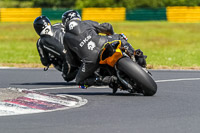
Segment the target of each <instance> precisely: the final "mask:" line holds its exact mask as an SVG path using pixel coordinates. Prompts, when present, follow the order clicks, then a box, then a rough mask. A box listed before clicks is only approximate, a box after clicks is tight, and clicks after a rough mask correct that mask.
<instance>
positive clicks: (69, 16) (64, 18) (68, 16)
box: [62, 10, 81, 26]
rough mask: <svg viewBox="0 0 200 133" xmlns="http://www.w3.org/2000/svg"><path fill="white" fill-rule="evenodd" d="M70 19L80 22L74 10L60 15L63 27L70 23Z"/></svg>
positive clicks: (78, 15) (79, 17)
mask: <svg viewBox="0 0 200 133" xmlns="http://www.w3.org/2000/svg"><path fill="white" fill-rule="evenodd" d="M72 19H77V20H81V16H80V14H79V13H78V12H77V11H75V10H69V11H66V12H65V13H63V15H62V23H63V25H64V26H65V24H66V23H67V22H68V21H70V20H72Z"/></svg>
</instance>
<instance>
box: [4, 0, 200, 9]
mask: <svg viewBox="0 0 200 133" xmlns="http://www.w3.org/2000/svg"><path fill="white" fill-rule="evenodd" d="M167 6H200V0H1V1H0V8H3V7H42V8H61V7H62V8H75V9H81V8H83V7H126V8H128V9H134V8H160V7H167Z"/></svg>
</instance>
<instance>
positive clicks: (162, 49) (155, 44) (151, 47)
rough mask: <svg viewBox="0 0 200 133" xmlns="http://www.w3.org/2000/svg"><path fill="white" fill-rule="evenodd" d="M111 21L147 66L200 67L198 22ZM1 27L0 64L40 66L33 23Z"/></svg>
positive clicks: (4, 24)
mask: <svg viewBox="0 0 200 133" xmlns="http://www.w3.org/2000/svg"><path fill="white" fill-rule="evenodd" d="M56 22H58V21H53V22H52V23H56ZM110 23H111V24H112V25H113V27H114V30H115V32H116V33H122V32H123V33H124V34H125V35H126V36H127V37H128V38H129V43H131V44H132V45H133V47H134V48H135V49H138V48H140V49H141V50H142V51H143V52H144V54H145V55H147V56H148V58H147V63H148V67H149V68H152V69H160V68H164V69H165V68H167V69H199V68H200V61H199V59H200V37H199V34H200V30H199V27H200V23H169V22H165V21H148V22H135V21H125V22H110ZM0 29H1V32H0V51H1V52H0V66H16V67H42V65H40V60H39V56H38V53H37V49H36V41H37V39H38V38H39V36H38V35H37V34H36V33H35V31H34V29H33V25H32V23H30V22H26V23H25V22H24V23H0Z"/></svg>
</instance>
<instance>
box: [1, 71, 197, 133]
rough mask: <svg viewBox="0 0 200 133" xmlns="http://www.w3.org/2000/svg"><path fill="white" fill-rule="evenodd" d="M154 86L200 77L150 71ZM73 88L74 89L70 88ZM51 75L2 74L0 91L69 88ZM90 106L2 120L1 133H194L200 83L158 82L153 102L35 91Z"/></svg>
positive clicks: (121, 95)
mask: <svg viewBox="0 0 200 133" xmlns="http://www.w3.org/2000/svg"><path fill="white" fill-rule="evenodd" d="M151 72H152V74H153V77H154V79H155V80H167V79H183V78H184V79H185V78H200V71H175V70H174V71H170V70H164V71H160V70H151ZM72 84H73V83H72ZM69 85H71V84H68V83H66V82H64V80H63V79H62V77H61V73H59V72H57V71H55V70H53V69H51V70H49V71H47V72H44V71H42V69H31V70H29V69H0V88H7V87H18V88H27V89H35V88H48V87H51V88H52V87H55V88H56V87H64V86H69ZM39 91H40V92H44V93H51V94H71V95H77V96H80V97H83V98H86V99H87V100H88V103H87V104H86V105H84V106H81V107H80V108H74V109H69V110H62V111H55V112H49V113H41V114H27V115H19V116H3V117H0V133H102V132H103V133H198V132H199V131H200V124H199V123H200V80H191V81H177V82H161V83H158V92H157V93H156V95H155V96H153V97H144V96H137V95H130V94H128V93H127V92H123V91H119V92H118V93H117V94H116V95H112V94H111V89H109V88H92V87H91V88H88V89H87V90H83V89H79V88H78V87H77V88H68V87H67V88H66V89H54V90H39Z"/></svg>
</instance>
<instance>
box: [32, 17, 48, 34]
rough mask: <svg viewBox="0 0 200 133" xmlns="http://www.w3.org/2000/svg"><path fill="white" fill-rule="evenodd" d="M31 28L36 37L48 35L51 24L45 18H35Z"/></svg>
mask: <svg viewBox="0 0 200 133" xmlns="http://www.w3.org/2000/svg"><path fill="white" fill-rule="evenodd" d="M33 26H34V29H35V31H36V32H37V34H38V35H43V34H48V32H49V31H51V22H50V20H49V19H48V18H47V17H46V16H39V17H37V18H36V19H35V21H34V22H33Z"/></svg>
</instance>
